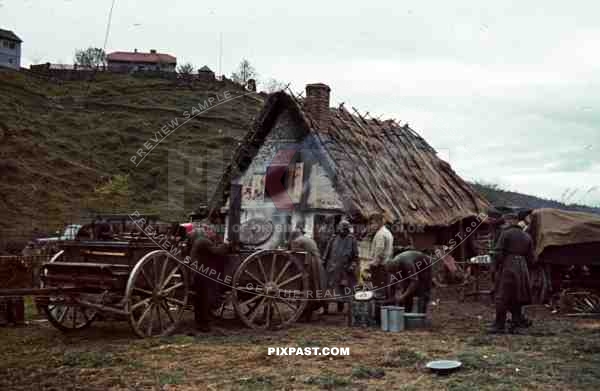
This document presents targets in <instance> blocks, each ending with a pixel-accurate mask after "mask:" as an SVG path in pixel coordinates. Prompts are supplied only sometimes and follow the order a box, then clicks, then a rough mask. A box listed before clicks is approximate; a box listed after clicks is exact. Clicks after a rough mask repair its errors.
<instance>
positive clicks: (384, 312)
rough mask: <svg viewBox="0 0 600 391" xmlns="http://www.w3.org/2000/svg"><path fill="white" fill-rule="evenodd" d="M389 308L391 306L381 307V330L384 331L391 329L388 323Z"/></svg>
mask: <svg viewBox="0 0 600 391" xmlns="http://www.w3.org/2000/svg"><path fill="white" fill-rule="evenodd" d="M388 308H390V307H389V306H387V305H385V306H382V307H381V316H380V319H381V330H382V331H390V329H389V325H388Z"/></svg>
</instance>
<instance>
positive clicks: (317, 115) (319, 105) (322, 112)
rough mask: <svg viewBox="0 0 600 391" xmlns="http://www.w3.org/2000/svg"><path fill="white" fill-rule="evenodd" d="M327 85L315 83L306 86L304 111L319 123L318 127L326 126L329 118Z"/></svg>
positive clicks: (328, 89)
mask: <svg viewBox="0 0 600 391" xmlns="http://www.w3.org/2000/svg"><path fill="white" fill-rule="evenodd" d="M330 91H331V88H329V86H328V85H327V84H323V83H314V84H307V85H306V99H305V100H304V110H305V111H306V112H308V113H309V115H310V117H311V118H312V119H313V120H314V121H316V122H317V124H318V126H319V127H321V126H322V125H323V126H326V123H327V120H328V118H329V92H330Z"/></svg>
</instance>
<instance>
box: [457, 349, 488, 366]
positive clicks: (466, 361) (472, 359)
mask: <svg viewBox="0 0 600 391" xmlns="http://www.w3.org/2000/svg"><path fill="white" fill-rule="evenodd" d="M458 361H460V362H461V363H462V366H463V368H465V369H474V370H478V369H485V368H487V367H488V366H489V365H490V363H489V361H487V359H485V358H484V357H483V354H481V353H480V352H474V351H467V352H462V353H460V354H459V355H458Z"/></svg>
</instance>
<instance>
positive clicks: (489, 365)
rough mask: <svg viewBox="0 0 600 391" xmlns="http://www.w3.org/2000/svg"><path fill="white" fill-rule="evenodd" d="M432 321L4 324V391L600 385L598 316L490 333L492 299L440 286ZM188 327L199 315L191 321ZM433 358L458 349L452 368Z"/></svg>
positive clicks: (534, 310) (333, 318)
mask: <svg viewBox="0 0 600 391" xmlns="http://www.w3.org/2000/svg"><path fill="white" fill-rule="evenodd" d="M436 296H437V298H438V299H439V303H438V304H437V305H436V306H434V307H433V310H432V320H433V326H432V328H431V329H429V330H424V331H405V332H402V333H385V332H382V331H378V330H376V329H358V328H348V327H345V326H344V319H343V317H342V316H340V315H328V316H318V317H317V319H315V320H314V321H313V322H312V323H310V324H302V323H301V324H297V325H296V326H295V327H292V328H290V329H287V330H281V331H276V332H256V331H251V330H248V329H245V328H243V327H242V326H241V325H240V324H238V323H237V322H235V321H233V320H230V321H227V322H221V323H219V324H218V325H217V327H215V328H214V330H213V331H212V332H210V333H207V334H203V335H198V336H188V335H186V334H185V330H182V334H179V335H175V336H171V337H163V338H154V339H146V340H141V339H138V338H136V337H134V336H133V333H132V332H131V331H130V329H129V326H128V324H127V323H126V322H98V323H95V324H94V325H92V327H91V328H89V329H87V330H83V331H81V332H79V333H78V334H76V335H68V336H67V335H63V334H61V333H60V332H59V331H57V330H55V329H54V328H52V327H51V326H50V325H49V324H48V323H47V322H44V321H40V320H32V321H30V322H29V325H28V326H26V327H21V328H3V329H0V333H1V334H0V335H1V336H0V341H1V342H0V343H1V345H0V346H2V359H1V360H0V361H1V362H0V388H1V389H3V390H38V389H40V390H41V389H46V390H145V389H148V390H151V389H154V390H156V389H163V390H278V389H287V390H304V389H311V390H316V389H348V390H367V389H369V390H371V389H373V390H391V389H394V390H428V391H433V390H475V389H477V390H597V389H598V384H600V320H597V319H596V320H593V319H573V318H567V317H560V316H558V315H552V314H550V313H549V311H548V310H547V309H546V308H544V307H530V308H528V316H530V317H531V318H532V319H533V320H534V322H535V324H534V326H533V327H532V328H531V329H529V330H528V331H527V332H526V333H523V334H521V335H501V336H490V335H486V334H485V333H484V332H483V331H484V329H485V327H486V325H487V324H488V322H490V321H491V318H492V307H490V306H489V305H486V304H483V303H480V302H468V303H458V302H457V301H456V300H453V299H444V296H445V294H444V293H443V292H438V293H437V295H436ZM187 326H188V327H191V326H192V325H191V324H188V325H187ZM287 346H294V347H348V348H350V355H349V356H336V357H333V356H331V357H325V356H295V355H294V356H274V355H268V354H267V348H268V347H287ZM433 359H458V360H460V361H462V363H463V368H462V369H461V370H460V371H458V372H456V373H454V374H452V375H449V376H437V375H433V374H430V373H429V372H428V371H427V370H426V368H425V367H424V366H425V364H426V363H427V362H428V361H430V360H433Z"/></svg>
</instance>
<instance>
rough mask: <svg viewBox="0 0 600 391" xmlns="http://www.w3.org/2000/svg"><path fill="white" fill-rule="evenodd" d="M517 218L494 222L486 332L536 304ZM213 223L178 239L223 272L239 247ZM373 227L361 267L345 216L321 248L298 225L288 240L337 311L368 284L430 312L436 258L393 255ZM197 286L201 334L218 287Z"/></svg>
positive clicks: (373, 223) (199, 282) (205, 282)
mask: <svg viewBox="0 0 600 391" xmlns="http://www.w3.org/2000/svg"><path fill="white" fill-rule="evenodd" d="M519 220H520V219H519V216H517V215H516V214H507V215H504V216H501V218H497V219H496V221H501V222H502V224H503V225H502V226H500V224H498V226H497V227H496V230H497V233H496V240H495V244H494V247H493V266H494V275H495V279H494V282H495V285H494V296H495V304H496V317H495V321H494V323H493V325H492V326H491V328H490V330H489V331H490V332H492V333H503V332H505V330H506V328H505V327H506V323H507V314H508V313H510V314H511V322H510V325H509V329H508V330H509V331H515V330H516V329H518V328H521V327H527V326H528V325H530V323H531V322H530V321H529V320H527V319H526V318H525V316H524V314H523V306H524V305H526V304H529V303H530V299H531V288H530V283H529V273H528V264H529V263H531V262H532V261H533V256H534V255H533V254H534V250H533V241H532V239H531V237H530V235H529V234H528V233H527V232H526V230H525V229H524V228H523V227H522V226H521V225H519V224H518V223H519ZM212 226H213V225H211V223H210V222H207V224H201V225H199V226H198V227H196V229H195V230H194V232H193V233H192V237H190V238H188V237H187V236H186V235H187V233H186V232H185V230H182V229H181V228H179V231H178V232H179V233H178V234H177V238H178V240H184V239H185V240H188V241H189V246H190V255H191V257H192V259H194V260H195V261H197V262H198V263H199V264H200V263H202V264H204V265H205V266H208V267H209V268H213V269H215V270H216V271H217V272H221V273H222V272H223V265H224V262H225V261H224V256H225V255H226V254H227V253H228V252H231V251H232V250H233V251H234V250H235V249H231V248H230V246H231V245H230V244H226V243H224V242H223V241H222V240H221V239H219V236H218V235H217V234H216V233H215V232H213V230H212V228H211V227H212ZM368 227H369V233H370V235H371V241H370V246H369V253H368V259H366V260H365V259H363V260H362V262H361V260H360V258H359V250H358V247H359V246H358V240H357V238H356V236H355V235H354V233H353V229H352V225H351V223H350V222H349V221H348V220H346V219H342V220H341V221H340V222H339V223H338V225H337V227H336V230H335V232H334V233H333V235H332V236H331V237H330V238H328V240H327V241H326V243H323V244H322V246H321V248H322V249H320V248H319V245H318V244H317V243H316V242H315V240H313V239H312V238H310V237H309V236H307V235H306V232H305V231H304V227H303V226H302V225H301V224H299V225H297V226H296V228H295V229H294V230H293V232H292V233H291V235H290V238H289V248H290V249H291V250H295V251H304V252H306V253H307V254H308V255H309V256H310V257H311V259H312V260H313V262H315V264H316V265H317V267H318V268H319V269H320V271H321V272H320V273H319V274H320V276H321V286H322V287H327V290H329V291H330V292H331V297H333V298H334V300H332V301H334V302H336V303H337V311H338V312H343V311H344V310H345V304H346V303H348V302H349V301H350V300H349V299H350V298H351V297H352V294H353V293H354V292H355V291H356V289H357V288H359V287H361V289H364V287H365V286H367V287H368V286H370V287H371V288H372V289H373V290H375V291H376V293H378V294H376V296H378V297H380V298H383V299H384V301H385V303H386V304H393V305H399V306H403V307H405V308H406V310H407V311H414V312H419V313H426V312H427V308H428V304H429V302H430V300H431V289H432V268H431V266H432V259H433V258H432V257H431V256H430V255H427V254H425V253H424V252H421V251H417V250H415V249H412V248H403V249H402V250H401V251H399V252H396V255H395V256H394V237H393V235H392V233H391V232H390V230H389V228H388V227H387V226H386V225H385V221H384V218H383V216H382V215H380V214H374V215H372V216H371V217H370V219H369V226H368ZM361 263H362V264H363V265H362V266H363V267H362V268H361ZM361 269H362V270H361ZM361 272H362V273H361ZM369 283H370V284H371V285H369ZM194 287H195V290H196V293H197V294H196V301H195V303H194V305H195V314H196V322H197V326H198V329H199V330H201V331H207V330H208V329H209V323H210V319H211V304H212V303H214V302H215V300H216V295H217V292H218V291H219V287H218V286H217V283H216V282H214V281H212V280H211V279H208V278H203V277H202V276H197V277H196V278H195V282H194ZM330 303H331V302H330V301H319V302H317V304H314V303H313V305H311V306H309V307H308V309H307V314H306V317H305V319H306V318H308V319H310V315H311V313H312V312H313V311H315V310H317V309H319V308H323V312H324V314H327V313H329V311H330V308H329V307H330Z"/></svg>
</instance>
